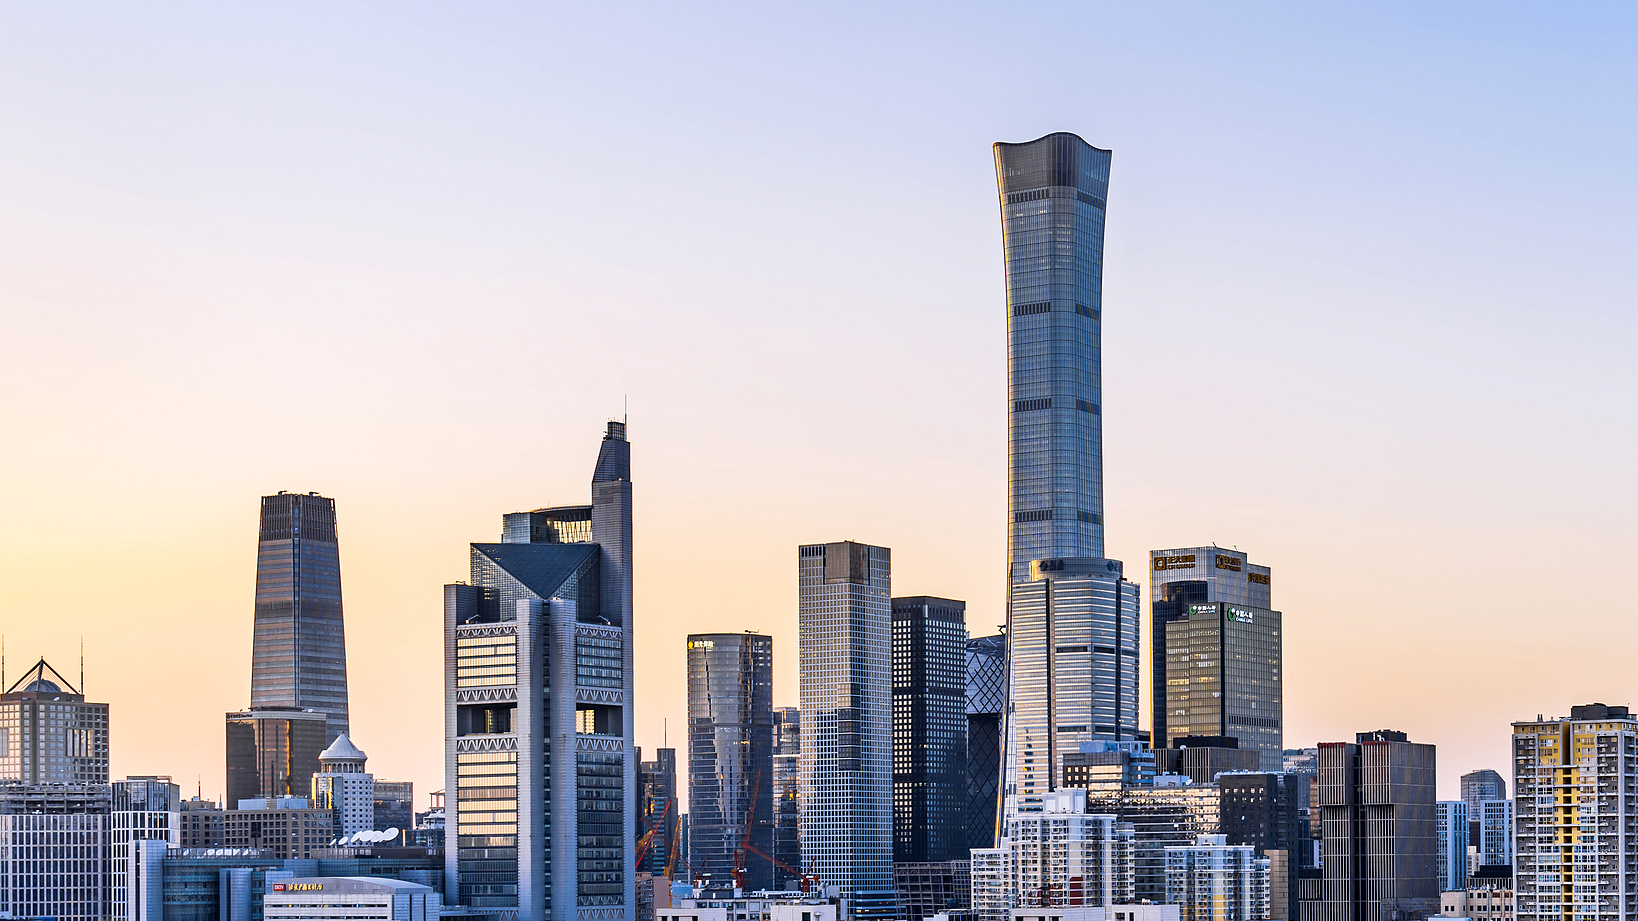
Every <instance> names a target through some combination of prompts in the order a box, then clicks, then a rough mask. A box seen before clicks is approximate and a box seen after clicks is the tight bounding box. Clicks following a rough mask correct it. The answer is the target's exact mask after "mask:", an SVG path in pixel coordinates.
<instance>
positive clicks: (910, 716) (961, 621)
mask: <svg viewBox="0 0 1638 921" xmlns="http://www.w3.org/2000/svg"><path fill="white" fill-rule="evenodd" d="M966 616H967V603H966V602H964V601H955V600H952V599H949V598H934V597H930V596H927V595H915V596H911V597H906V598H894V599H893V860H894V862H895V863H907V862H908V863H943V862H945V861H950V860H960V859H963V858H964V857H965V856H966V853H967V829H966V814H967V809H966V806H967V795H966V794H967V622H966Z"/></svg>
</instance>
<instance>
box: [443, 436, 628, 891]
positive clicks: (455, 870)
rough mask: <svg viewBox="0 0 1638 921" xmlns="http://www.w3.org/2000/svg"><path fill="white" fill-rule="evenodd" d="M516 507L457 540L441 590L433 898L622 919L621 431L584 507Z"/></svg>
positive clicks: (624, 635)
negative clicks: (441, 848)
mask: <svg viewBox="0 0 1638 921" xmlns="http://www.w3.org/2000/svg"><path fill="white" fill-rule="evenodd" d="M519 515H521V516H522V519H521V520H522V521H523V522H524V526H523V527H521V528H518V529H514V527H513V523H514V521H517V520H519V516H516V515H508V516H507V517H506V518H505V519H504V522H503V530H502V533H503V536H504V537H505V540H503V542H501V543H498V544H472V545H471V564H472V575H471V580H470V582H469V583H465V584H463V583H455V584H452V585H446V586H444V688H445V690H444V738H445V746H444V752H445V784H446V786H445V789H446V790H447V791H449V793H450V795H451V796H452V797H453V801H452V803H451V808H450V810H449V816H448V818H447V819H446V823H445V835H446V845H445V860H446V865H445V886H444V893H445V894H446V896H447V897H449V898H450V901H451V902H455V901H457V900H458V902H459V904H462V905H470V906H473V907H475V908H482V909H486V910H491V911H493V913H495V914H496V915H497V916H499V917H502V918H506V919H519V918H521V919H525V921H535V919H551V921H632V919H633V918H634V913H635V910H636V908H635V896H636V893H635V879H634V876H633V872H632V866H633V863H634V860H633V858H634V857H635V855H634V853H633V850H632V849H633V845H634V843H635V842H634V838H635V834H634V832H635V828H636V824H635V822H636V815H635V811H636V797H637V792H636V777H637V774H636V768H637V765H636V763H635V754H636V752H635V749H634V747H633V744H632V738H631V731H632V726H631V719H630V707H631V704H632V670H631V625H632V619H631V614H632V595H631V584H632V583H631V574H632V568H631V566H632V557H631V547H632V544H631V531H632V528H631V523H632V488H631V446H630V444H629V443H628V442H627V441H626V428H625V424H624V423H621V422H610V423H609V427H608V433H607V434H606V435H604V436H603V443H602V447H601V449H600V450H599V452H598V456H597V466H596V468H595V471H594V472H593V474H592V504H591V505H590V506H589V507H588V506H578V507H574V508H569V509H561V508H560V509H540V510H538V511H536V512H524V513H519ZM532 518H538V519H539V520H541V521H545V522H553V521H566V522H572V523H577V524H579V523H585V522H589V525H590V526H589V527H578V526H576V527H574V528H563V529H561V530H559V529H557V528H555V527H542V528H540V529H539V530H538V531H536V530H534V529H532V528H531V527H529V526H528V522H529V521H530V520H531V519H532Z"/></svg>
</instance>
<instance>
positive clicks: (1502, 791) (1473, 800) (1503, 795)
mask: <svg viewBox="0 0 1638 921" xmlns="http://www.w3.org/2000/svg"><path fill="white" fill-rule="evenodd" d="M1487 799H1507V781H1506V780H1505V779H1503V778H1502V775H1500V774H1498V773H1496V772H1495V771H1492V770H1490V769H1489V768H1480V769H1479V770H1477V771H1468V772H1467V773H1466V774H1463V775H1462V802H1464V803H1466V804H1467V810H1468V814H1469V815H1472V814H1473V813H1476V812H1478V810H1479V803H1481V802H1483V801H1484V800H1487Z"/></svg>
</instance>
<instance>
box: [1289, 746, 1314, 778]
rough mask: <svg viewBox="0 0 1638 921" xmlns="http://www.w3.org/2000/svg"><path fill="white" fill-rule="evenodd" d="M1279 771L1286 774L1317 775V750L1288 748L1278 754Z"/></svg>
mask: <svg viewBox="0 0 1638 921" xmlns="http://www.w3.org/2000/svg"><path fill="white" fill-rule="evenodd" d="M1280 759H1281V761H1282V763H1283V766H1282V767H1281V770H1283V771H1285V772H1286V773H1287V774H1310V775H1314V776H1318V775H1319V749H1318V748H1288V749H1286V750H1285V751H1283V752H1281V753H1280Z"/></svg>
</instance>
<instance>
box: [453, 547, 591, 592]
mask: <svg viewBox="0 0 1638 921" xmlns="http://www.w3.org/2000/svg"><path fill="white" fill-rule="evenodd" d="M472 550H473V551H474V552H476V553H480V554H482V555H484V556H485V557H487V558H488V559H489V560H490V561H491V562H493V563H494V564H495V565H496V566H499V567H500V568H501V569H504V570H505V571H506V572H507V574H508V575H510V576H511V577H512V578H514V579H516V580H518V581H519V582H521V583H523V586H524V587H525V588H527V589H529V591H531V592H534V593H535V594H536V595H539V596H540V597H541V598H550V597H552V596H553V595H555V594H557V591H558V589H560V588H562V587H563V583H564V582H567V581H568V580H569V577H570V576H572V575H574V574H575V572H577V571H578V570H579V569H580V567H581V566H584V565H585V564H586V562H587V561H588V560H590V559H592V558H593V557H595V556H597V554H598V553H599V552H600V548H599V547H598V546H597V545H596V544H521V543H519V544H473V545H472Z"/></svg>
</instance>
